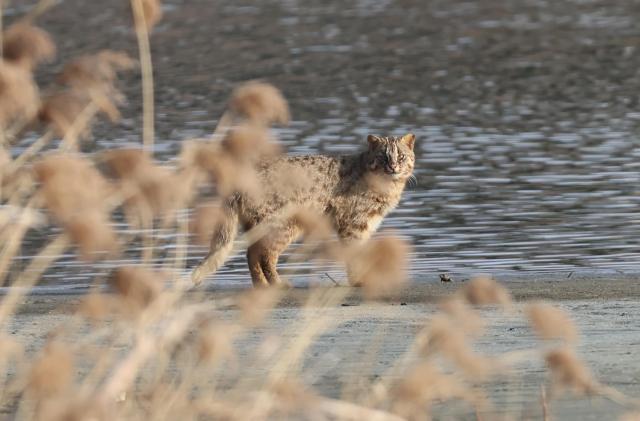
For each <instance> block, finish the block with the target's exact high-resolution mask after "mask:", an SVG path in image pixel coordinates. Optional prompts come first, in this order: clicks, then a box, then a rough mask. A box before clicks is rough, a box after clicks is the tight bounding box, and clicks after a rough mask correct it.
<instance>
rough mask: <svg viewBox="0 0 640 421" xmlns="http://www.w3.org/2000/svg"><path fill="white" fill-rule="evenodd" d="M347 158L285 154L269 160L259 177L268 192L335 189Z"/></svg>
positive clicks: (260, 169)
mask: <svg viewBox="0 0 640 421" xmlns="http://www.w3.org/2000/svg"><path fill="white" fill-rule="evenodd" d="M342 161H343V159H342V158H341V157H337V156H330V155H283V156H279V157H277V158H274V159H270V160H265V161H263V162H261V163H260V165H259V166H258V175H259V177H260V179H261V180H262V181H263V183H264V188H265V189H267V190H272V189H276V190H278V191H279V192H280V193H282V192H283V191H282V190H283V189H291V188H293V189H294V190H296V189H300V188H304V187H305V186H306V187H307V189H310V190H317V189H325V190H327V189H332V188H333V187H334V186H335V185H336V184H337V183H338V182H339V178H340V169H341V167H342Z"/></svg>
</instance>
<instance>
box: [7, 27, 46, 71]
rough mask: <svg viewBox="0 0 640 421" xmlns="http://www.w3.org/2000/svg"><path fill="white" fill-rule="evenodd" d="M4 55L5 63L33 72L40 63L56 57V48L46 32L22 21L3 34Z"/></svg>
mask: <svg viewBox="0 0 640 421" xmlns="http://www.w3.org/2000/svg"><path fill="white" fill-rule="evenodd" d="M2 53H3V58H4V60H5V61H7V62H9V63H12V64H15V65H17V66H19V67H21V68H22V69H24V70H25V71H27V72H31V71H32V70H33V69H34V68H35V66H37V65H38V64H39V63H42V62H45V61H50V60H52V59H53V58H54V57H55V55H56V46H55V43H54V42H53V39H52V38H51V36H50V35H49V34H48V33H47V32H46V31H44V30H42V29H40V28H38V27H36V26H33V25H31V24H30V23H28V22H22V21H20V22H17V23H14V24H13V25H11V26H10V27H8V28H7V30H6V31H4V33H3V34H2Z"/></svg>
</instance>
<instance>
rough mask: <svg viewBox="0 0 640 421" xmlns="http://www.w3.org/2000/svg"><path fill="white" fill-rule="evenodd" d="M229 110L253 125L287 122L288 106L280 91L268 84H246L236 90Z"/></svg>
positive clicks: (254, 82) (255, 82)
mask: <svg viewBox="0 0 640 421" xmlns="http://www.w3.org/2000/svg"><path fill="white" fill-rule="evenodd" d="M229 110H230V111H231V112H232V113H233V114H234V115H236V116H238V117H240V118H244V119H248V120H250V121H252V122H254V123H257V124H262V125H265V126H267V125H270V124H272V123H280V124H287V123H288V122H289V118H290V117H289V106H288V104H287V101H286V100H285V99H284V97H283V96H282V94H281V93H280V91H279V90H278V89H277V88H276V87H274V86H273V85H270V84H268V83H263V82H257V81H253V82H247V83H245V84H243V85H241V86H240V87H238V88H236V90H235V91H233V94H232V95H231V100H230V101H229Z"/></svg>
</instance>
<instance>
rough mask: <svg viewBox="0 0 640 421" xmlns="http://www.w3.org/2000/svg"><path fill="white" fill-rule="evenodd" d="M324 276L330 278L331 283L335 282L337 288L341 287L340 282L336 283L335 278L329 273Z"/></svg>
mask: <svg viewBox="0 0 640 421" xmlns="http://www.w3.org/2000/svg"><path fill="white" fill-rule="evenodd" d="M324 275H325V276H326V277H327V278H329V279H330V280H331V282H333V283H334V284H335V286H337V287H339V286H340V283H339V282H338V281H336V280H335V279H333V277H332V276H331V275H329V274H328V273H327V272H325V273H324Z"/></svg>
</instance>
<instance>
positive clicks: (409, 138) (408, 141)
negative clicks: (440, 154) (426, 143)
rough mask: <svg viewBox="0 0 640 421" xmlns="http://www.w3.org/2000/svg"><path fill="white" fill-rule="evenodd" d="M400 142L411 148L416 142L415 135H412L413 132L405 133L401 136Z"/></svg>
mask: <svg viewBox="0 0 640 421" xmlns="http://www.w3.org/2000/svg"><path fill="white" fill-rule="evenodd" d="M400 142H402V143H404V144H405V145H407V147H408V148H409V149H411V150H413V145H414V144H415V143H416V135H414V134H413V133H409V134H406V135H404V136H402V139H400Z"/></svg>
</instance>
